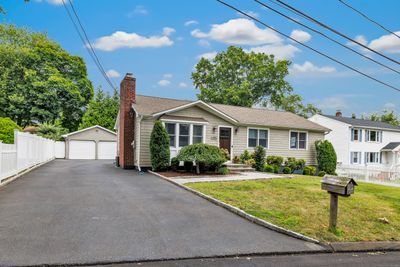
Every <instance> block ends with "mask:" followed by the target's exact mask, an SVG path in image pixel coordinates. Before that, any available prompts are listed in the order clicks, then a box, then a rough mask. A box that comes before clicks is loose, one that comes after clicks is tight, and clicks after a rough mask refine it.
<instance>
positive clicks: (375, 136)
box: [365, 130, 382, 142]
mask: <svg viewBox="0 0 400 267" xmlns="http://www.w3.org/2000/svg"><path fill="white" fill-rule="evenodd" d="M365 139H366V141H368V142H381V141H382V132H381V131H373V130H366V131H365Z"/></svg>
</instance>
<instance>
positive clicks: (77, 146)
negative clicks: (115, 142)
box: [69, 140, 96, 159]
mask: <svg viewBox="0 0 400 267" xmlns="http://www.w3.org/2000/svg"><path fill="white" fill-rule="evenodd" d="M69 158H70V159H95V158H96V143H95V142H94V141H75V140H71V141H69Z"/></svg>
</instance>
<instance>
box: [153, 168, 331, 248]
mask: <svg viewBox="0 0 400 267" xmlns="http://www.w3.org/2000/svg"><path fill="white" fill-rule="evenodd" d="M148 172H149V173H151V174H153V175H155V176H157V177H159V178H161V179H164V180H166V181H168V182H170V183H172V184H174V185H177V186H179V187H181V188H183V189H185V190H187V191H189V192H192V193H193V194H195V195H198V196H200V197H202V198H204V199H206V200H208V201H210V202H212V203H214V204H216V205H218V206H220V207H222V208H224V209H227V210H229V211H230V212H233V213H235V214H237V215H239V216H240V217H242V218H245V219H246V220H248V221H250V222H252V223H255V224H257V225H260V226H263V227H265V228H268V229H270V230H273V231H276V232H279V233H282V234H285V235H289V236H291V237H295V238H297V239H301V240H304V241H307V242H311V243H314V244H318V245H320V246H322V247H324V248H325V249H326V252H332V247H331V246H329V245H328V244H325V243H323V242H321V241H319V240H316V239H313V238H311V237H308V236H305V235H302V234H300V233H297V232H294V231H291V230H288V229H285V228H282V227H280V226H277V225H275V224H272V223H269V222H267V221H264V220H262V219H259V218H257V217H255V216H253V215H251V214H248V213H246V212H245V211H243V210H241V209H239V208H236V207H234V206H232V205H229V204H227V203H225V202H222V201H220V200H218V199H216V198H213V197H210V196H208V195H206V194H203V193H201V192H198V191H196V190H194V189H191V188H189V187H187V186H185V185H183V184H179V183H177V182H175V181H174V180H172V179H170V178H168V177H165V176H163V175H161V174H158V173H156V172H153V171H151V170H148Z"/></svg>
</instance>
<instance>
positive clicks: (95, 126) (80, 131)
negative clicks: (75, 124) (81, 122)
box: [62, 125, 117, 138]
mask: <svg viewBox="0 0 400 267" xmlns="http://www.w3.org/2000/svg"><path fill="white" fill-rule="evenodd" d="M94 128H98V129H100V130H103V131H106V132H109V133H111V134H114V135H117V133H115V132H113V131H110V130H108V129H107V128H104V127H102V126H100V125H94V126H91V127H88V128H85V129H82V130H78V131H75V132H72V133H69V134H64V135H62V137H64V138H66V137H70V136H71V135H74V134H78V133H82V132H85V131H89V130H91V129H94Z"/></svg>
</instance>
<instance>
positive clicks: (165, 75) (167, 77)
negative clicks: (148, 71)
mask: <svg viewBox="0 0 400 267" xmlns="http://www.w3.org/2000/svg"><path fill="white" fill-rule="evenodd" d="M163 77H164V78H165V79H171V78H172V74H171V73H166V74H164V75H163Z"/></svg>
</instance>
